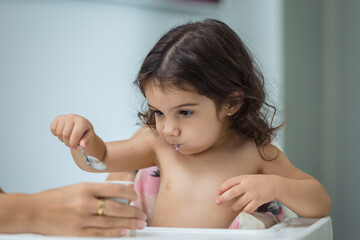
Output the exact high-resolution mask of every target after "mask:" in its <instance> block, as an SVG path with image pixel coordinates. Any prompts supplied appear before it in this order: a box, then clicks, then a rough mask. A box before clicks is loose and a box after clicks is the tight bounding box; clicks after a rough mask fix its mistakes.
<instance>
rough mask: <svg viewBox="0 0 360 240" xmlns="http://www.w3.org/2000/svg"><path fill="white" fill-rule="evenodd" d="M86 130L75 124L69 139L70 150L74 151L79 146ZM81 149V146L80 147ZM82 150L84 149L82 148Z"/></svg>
mask: <svg viewBox="0 0 360 240" xmlns="http://www.w3.org/2000/svg"><path fill="white" fill-rule="evenodd" d="M85 131H86V129H84V127H83V126H82V125H80V124H75V126H74V128H73V130H72V134H71V138H70V143H69V144H70V146H69V147H71V148H72V149H76V148H77V147H78V145H79V144H80V140H81V139H82V138H83V135H84V133H85ZM81 147H83V146H81ZM83 148H84V147H83Z"/></svg>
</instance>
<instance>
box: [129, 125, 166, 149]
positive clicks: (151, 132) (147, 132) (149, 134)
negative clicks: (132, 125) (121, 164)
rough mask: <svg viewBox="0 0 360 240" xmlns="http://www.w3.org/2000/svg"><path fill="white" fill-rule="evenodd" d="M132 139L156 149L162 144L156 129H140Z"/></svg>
mask: <svg viewBox="0 0 360 240" xmlns="http://www.w3.org/2000/svg"><path fill="white" fill-rule="evenodd" d="M132 138H135V139H139V140H141V142H142V143H143V144H146V145H147V146H151V147H157V146H159V144H163V142H164V141H163V140H162V139H161V137H160V135H159V133H158V132H157V131H156V129H153V128H150V127H148V126H143V127H141V128H140V129H139V130H138V131H137V132H136V133H135V135H134V136H133V137H132Z"/></svg>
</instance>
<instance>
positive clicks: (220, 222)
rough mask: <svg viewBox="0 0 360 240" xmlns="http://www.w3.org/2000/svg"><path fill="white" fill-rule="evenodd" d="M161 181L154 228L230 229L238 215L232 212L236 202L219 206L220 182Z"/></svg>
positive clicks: (153, 223)
mask: <svg viewBox="0 0 360 240" xmlns="http://www.w3.org/2000/svg"><path fill="white" fill-rule="evenodd" d="M162 177H163V176H162ZM161 181H162V184H161V185H160V191H159V195H158V198H157V202H156V206H155V210H154V218H153V221H152V226H158V227H190V228H228V227H229V226H230V224H231V222H232V221H233V220H234V218H235V217H236V215H237V213H232V212H230V206H231V205H232V204H233V202H234V201H229V202H227V203H224V204H222V205H221V206H218V205H217V204H216V202H215V201H216V199H217V197H218V188H219V186H220V184H221V182H220V181H216V180H211V179H210V180H209V179H207V180H206V181H203V182H197V183H189V181H190V180H189V179H187V180H182V181H176V182H170V181H167V180H166V179H162V180H161ZM189 188H190V189H189Z"/></svg>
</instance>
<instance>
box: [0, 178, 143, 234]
mask: <svg viewBox="0 0 360 240" xmlns="http://www.w3.org/2000/svg"><path fill="white" fill-rule="evenodd" d="M1 195H3V196H4V197H5V196H6V195H7V197H8V198H9V197H11V195H14V196H16V194H1ZM17 197H18V198H19V196H17ZM114 197H117V198H123V199H128V200H135V199H136V197H137V195H136V193H135V191H134V190H133V189H132V187H130V186H126V185H122V184H111V183H79V184H74V185H69V186H66V187H62V188H58V189H51V190H47V191H44V192H40V193H36V194H29V195H26V194H24V195H23V196H22V197H21V198H22V199H18V200H16V199H12V200H11V202H12V204H11V205H10V208H11V206H12V207H13V209H12V213H11V214H8V216H12V219H13V220H14V219H15V220H16V216H17V215H18V216H20V217H19V218H17V220H21V221H20V223H18V222H19V221H17V222H15V223H13V224H11V221H10V222H9V223H8V224H7V226H2V227H4V228H3V229H1V228H0V232H1V231H2V232H7V233H20V232H31V233H39V234H45V235H67V236H104V237H117V236H124V235H126V234H127V231H128V230H127V229H141V228H143V227H144V220H145V219H146V216H145V214H144V213H143V212H142V211H141V210H140V209H138V208H135V207H133V206H130V205H127V204H123V203H119V202H115V201H111V200H106V199H104V198H114ZM100 199H104V207H103V210H104V211H103V214H102V215H101V216H100V215H98V209H99V200H100ZM14 200H15V201H14ZM5 201H6V199H5ZM16 201H17V202H18V204H17V205H19V206H18V209H16V205H14V204H15V202H16ZM8 202H10V200H8ZM2 206H3V207H4V205H2ZM16 211H19V212H16ZM20 211H21V212H20ZM0 217H1V214H0ZM2 217H4V216H2ZM5 217H6V215H5ZM1 222H2V221H1ZM4 229H5V231H4Z"/></svg>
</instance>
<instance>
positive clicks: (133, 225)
mask: <svg viewBox="0 0 360 240" xmlns="http://www.w3.org/2000/svg"><path fill="white" fill-rule="evenodd" d="M86 225H87V227H97V228H126V229H143V228H144V226H145V222H144V220H140V219H134V218H120V217H109V216H106V215H102V216H98V215H93V216H90V217H89V218H88V219H87V221H86Z"/></svg>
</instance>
